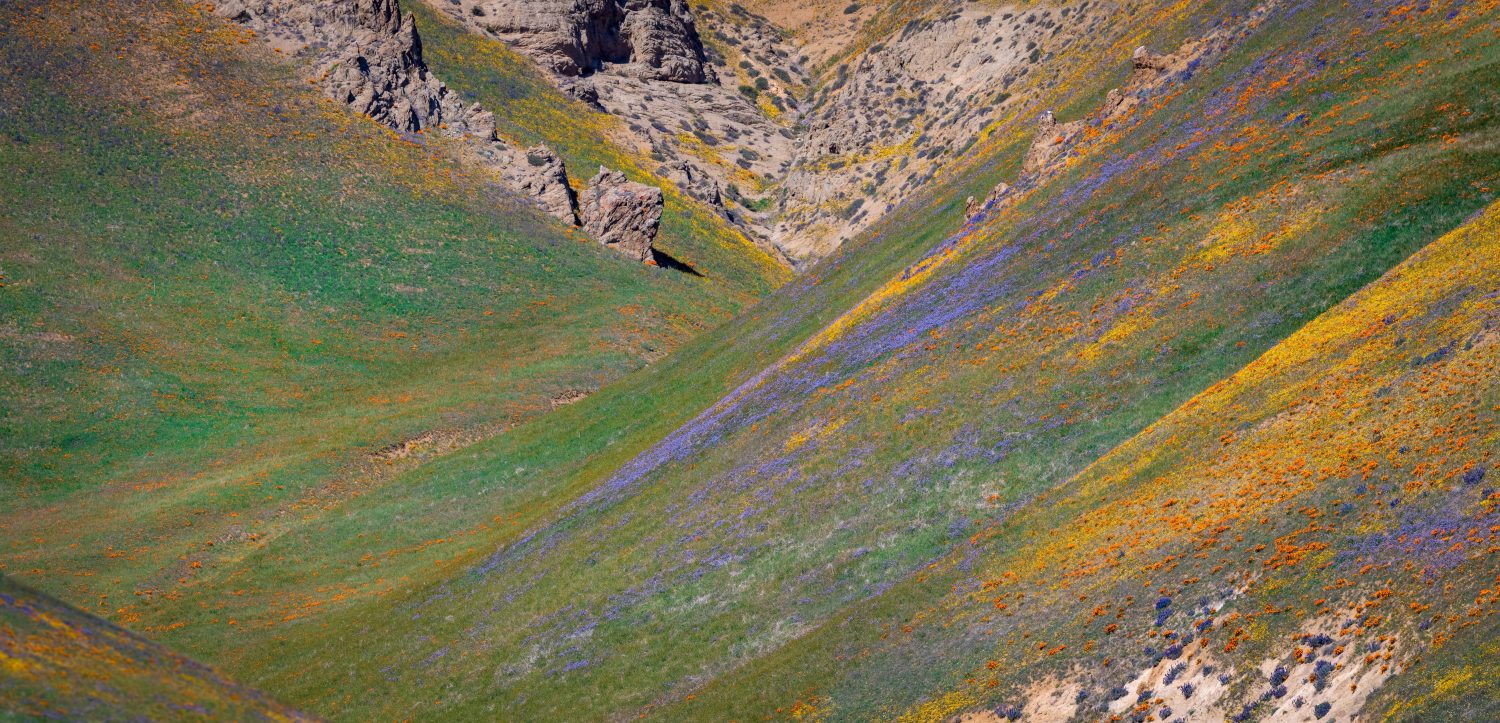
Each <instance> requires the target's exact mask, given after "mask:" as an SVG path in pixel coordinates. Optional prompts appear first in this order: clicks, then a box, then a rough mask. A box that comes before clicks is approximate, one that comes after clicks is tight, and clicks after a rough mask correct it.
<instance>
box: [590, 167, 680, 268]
mask: <svg viewBox="0 0 1500 723" xmlns="http://www.w3.org/2000/svg"><path fill="white" fill-rule="evenodd" d="M662 203H663V201H662V193H661V189H660V188H654V187H652V186H647V185H645V184H641V183H633V182H631V181H629V180H627V179H626V178H625V174H623V173H621V172H619V171H611V170H609V169H608V168H605V167H603V166H600V167H599V173H598V174H597V175H595V176H594V178H593V180H591V181H589V188H588V190H587V191H584V193H583V214H582V215H583V228H584V230H585V231H588V233H589V234H590V235H591V236H593V237H594V238H595V239H596V240H598V241H599V243H602V244H604V245H605V246H608V247H610V248H612V249H614V250H616V251H619V252H620V253H623V254H625V255H626V256H628V257H630V258H632V259H635V260H637V261H647V260H650V259H651V251H652V249H651V244H652V242H653V241H655V240H656V231H657V228H658V227H659V226H660V225H661V213H662Z"/></svg>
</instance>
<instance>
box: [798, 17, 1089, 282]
mask: <svg viewBox="0 0 1500 723" xmlns="http://www.w3.org/2000/svg"><path fill="white" fill-rule="evenodd" d="M1098 15H1099V13H1096V12H1094V11H1093V10H1080V11H1078V12H1072V13H1068V14H1066V15H1062V14H1059V13H1058V12H1056V11H1053V10H1046V9H1039V10H1036V11H1031V12H1002V11H998V10H996V9H992V8H983V7H963V8H961V9H958V10H955V11H953V12H950V13H947V14H945V15H942V16H939V17H935V18H930V19H925V20H922V19H914V20H913V21H912V22H911V23H910V24H908V25H907V26H906V27H905V28H903V29H902V30H901V31H900V32H898V33H896V34H894V35H892V36H891V37H889V38H887V39H886V40H885V42H883V43H877V44H875V45H872V46H871V47H870V48H868V49H867V50H865V51H864V52H863V53H861V54H859V55H858V56H856V57H854V58H853V59H851V60H850V61H849V62H848V64H847V65H845V66H841V67H840V68H839V69H837V70H836V71H835V75H834V78H833V80H832V81H831V82H829V83H827V84H826V85H825V86H824V89H823V90H822V91H821V92H820V93H819V94H818V95H817V96H815V97H814V99H813V107H812V108H811V110H809V111H808V113H807V116H806V119H805V121H804V125H805V132H804V136H803V137H802V138H801V139H800V142H799V144H798V147H797V151H796V155H795V157H794V159H793V164H792V165H793V168H792V170H791V172H790V173H789V174H788V175H787V177H786V180H785V182H784V188H785V194H784V196H783V198H782V199H781V205H780V209H779V210H780V214H779V217H778V219H777V223H776V227H775V230H774V232H773V234H772V240H773V241H774V242H776V243H777V244H778V245H780V246H782V247H783V248H785V249H786V250H787V252H788V253H789V254H790V255H792V256H794V257H797V258H800V259H815V258H818V257H821V256H824V255H827V254H828V253H830V252H832V251H833V250H834V249H836V248H837V247H838V246H839V245H840V244H842V243H843V242H844V241H845V240H847V239H848V238H850V237H852V236H853V235H855V234H856V233H858V232H859V231H860V230H862V229H863V228H865V227H866V226H868V225H869V224H870V223H871V222H873V221H874V220H875V219H877V218H879V217H881V216H882V215H884V214H885V213H886V212H887V211H888V210H889V209H891V208H892V207H894V206H895V205H897V204H899V203H901V202H902V201H903V200H905V199H906V198H908V197H910V195H911V194H912V193H914V192H915V191H916V190H917V189H919V188H921V187H922V186H923V185H925V184H926V182H927V181H928V180H930V179H931V178H932V175H933V174H934V173H935V171H936V170H937V169H938V168H940V167H941V166H942V165H943V164H945V163H947V162H949V161H951V160H952V159H953V158H954V157H956V156H957V155H958V154H959V153H961V152H962V150H963V149H964V148H965V147H966V146H967V144H968V143H969V142H970V141H972V140H973V139H974V138H975V137H977V136H978V135H979V133H980V132H981V131H982V130H983V129H984V128H985V127H986V126H988V125H989V124H990V123H992V122H994V121H995V120H996V119H997V118H999V117H1000V115H1001V114H1002V113H1003V112H1004V111H1005V109H1006V107H1007V104H1008V103H1010V102H1013V101H1012V99H1011V90H1012V89H1013V86H1014V85H1015V84H1016V83H1017V82H1018V81H1019V80H1020V79H1022V78H1024V77H1025V76H1026V75H1027V74H1029V73H1030V72H1031V70H1032V69H1033V68H1034V67H1036V66H1037V64H1038V63H1041V62H1043V61H1044V58H1045V53H1044V51H1043V49H1042V44H1043V43H1046V44H1047V45H1048V46H1049V47H1065V43H1067V42H1069V41H1068V38H1069V35H1070V33H1079V32H1087V30H1088V29H1089V28H1090V27H1092V24H1093V22H1094V20H1095V17H1096V16H1098Z"/></svg>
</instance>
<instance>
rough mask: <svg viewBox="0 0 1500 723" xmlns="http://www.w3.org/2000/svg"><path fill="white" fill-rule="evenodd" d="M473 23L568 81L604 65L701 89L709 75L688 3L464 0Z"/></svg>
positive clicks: (462, 5)
mask: <svg viewBox="0 0 1500 723" xmlns="http://www.w3.org/2000/svg"><path fill="white" fill-rule="evenodd" d="M455 5H458V6H459V8H461V10H462V11H463V12H464V13H465V14H467V15H468V16H469V17H471V18H473V20H474V23H475V24H477V25H478V26H479V27H481V28H483V29H484V30H486V31H488V32H489V33H491V34H492V35H494V36H495V37H498V38H500V39H501V40H504V41H505V42H506V43H509V44H510V45H512V46H513V47H515V48H516V49H517V50H519V51H521V52H522V53H524V54H526V55H528V56H530V57H531V58H532V59H533V60H535V61H537V63H539V64H541V65H542V66H543V67H546V68H548V69H550V70H552V71H553V72H555V73H559V74H561V75H567V76H581V75H589V74H592V73H595V72H597V71H600V70H603V69H604V68H605V67H606V66H620V67H621V69H622V70H623V71H624V72H626V73H628V74H630V75H634V76H636V77H639V78H643V79H648V80H666V81H671V82H674V83H703V82H705V81H707V80H709V78H710V75H709V71H708V68H707V64H706V63H705V60H704V54H703V43H702V41H701V40H700V39H699V37H698V30H697V27H696V26H695V25H694V22H693V15H692V12H691V11H690V10H689V9H688V5H687V3H686V2H685V0H462V2H459V3H455Z"/></svg>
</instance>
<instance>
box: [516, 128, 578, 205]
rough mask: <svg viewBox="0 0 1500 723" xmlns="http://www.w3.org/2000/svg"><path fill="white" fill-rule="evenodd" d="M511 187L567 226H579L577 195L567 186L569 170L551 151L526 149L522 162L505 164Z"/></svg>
mask: <svg viewBox="0 0 1500 723" xmlns="http://www.w3.org/2000/svg"><path fill="white" fill-rule="evenodd" d="M507 169H508V170H509V172H510V177H511V185H512V186H513V187H515V188H517V189H519V190H521V191H523V192H525V193H526V194H527V195H529V196H531V198H532V199H534V200H535V201H536V204H537V205H538V206H540V207H541V209H542V210H543V211H546V212H547V213H549V214H551V215H552V216H554V217H556V218H558V219H560V220H563V221H566V222H568V223H571V224H574V225H577V224H578V196H577V195H576V194H574V193H573V187H572V186H569V185H568V169H567V167H566V166H564V165H563V160H562V159H561V158H559V157H558V155H557V154H556V153H553V152H552V149H551V148H548V147H546V146H542V145H538V146H533V147H531V148H528V149H527V150H526V153H525V159H524V162H513V163H510V164H507Z"/></svg>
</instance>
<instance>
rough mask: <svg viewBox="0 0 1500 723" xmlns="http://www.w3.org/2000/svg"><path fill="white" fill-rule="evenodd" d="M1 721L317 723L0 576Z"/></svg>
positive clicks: (106, 623)
mask: <svg viewBox="0 0 1500 723" xmlns="http://www.w3.org/2000/svg"><path fill="white" fill-rule="evenodd" d="M0 701H3V702H4V703H5V704H6V708H5V710H4V711H0V718H5V719H7V720H9V719H11V718H12V717H14V718H15V719H34V720H45V719H53V720H93V721H116V720H120V721H124V720H188V719H211V720H238V721H300V720H314V719H313V718H311V717H309V716H305V715H303V714H301V713H298V712H296V711H294V710H292V709H290V708H287V707H285V706H282V705H280V704H278V703H276V702H275V701H273V700H271V699H269V698H267V697H266V696H264V695H262V694H261V693H259V692H257V691H253V690H249V689H247V688H243V687H240V686H238V685H235V684H233V683H231V682H228V681H226V680H225V679H224V678H223V677H222V676H221V675H219V674H218V673H217V672H215V671H214V670H212V669H210V668H207V667H205V666H202V665H199V664H197V663H195V662H193V661H191V660H188V659H186V658H183V657H182V656H180V655H177V654H175V653H172V652H170V651H168V650H165V649H164V648H162V647H161V646H159V645H156V644H154V643H151V642H149V641H147V640H145V639H143V638H140V637H138V636H136V635H133V634H131V633H130V632H128V631H126V630H125V629H123V628H120V627H119V626H117V625H114V624H111V623H109V622H106V621H104V620H101V619H99V618H97V617H94V616H92V615H88V614H86V613H83V612H80V611H79V610H77V609H76V608H73V607H71V606H68V605H65V604H63V603H61V602H58V601H57V600H55V599H53V598H51V597H49V596H47V595H44V594H42V593H39V592H36V591H35V590H31V589H29V588H26V587H23V586H21V585H17V584H16V583H15V582H13V581H11V580H10V579H8V578H5V577H3V576H0Z"/></svg>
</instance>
